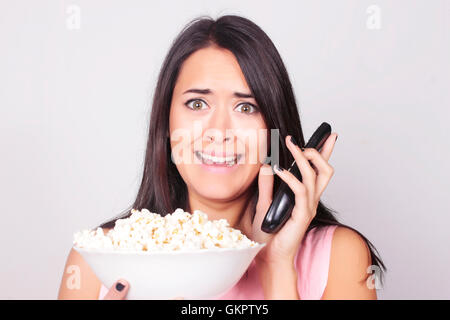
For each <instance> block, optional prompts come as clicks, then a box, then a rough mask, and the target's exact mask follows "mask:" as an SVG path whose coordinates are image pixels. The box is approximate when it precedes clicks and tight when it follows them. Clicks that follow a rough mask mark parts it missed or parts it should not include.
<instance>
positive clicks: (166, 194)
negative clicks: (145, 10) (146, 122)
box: [59, 15, 385, 299]
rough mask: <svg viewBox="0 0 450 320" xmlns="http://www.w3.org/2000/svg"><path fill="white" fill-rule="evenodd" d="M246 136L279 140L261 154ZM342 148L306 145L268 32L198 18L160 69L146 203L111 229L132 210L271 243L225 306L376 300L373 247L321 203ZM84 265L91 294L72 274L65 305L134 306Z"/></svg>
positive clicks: (262, 145)
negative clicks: (284, 198)
mask: <svg viewBox="0 0 450 320" xmlns="http://www.w3.org/2000/svg"><path fill="white" fill-rule="evenodd" d="M199 128H200V129H199ZM241 129H248V130H250V131H251V130H253V131H254V132H261V131H264V130H266V132H267V133H268V135H267V136H264V135H263V136H262V137H261V135H258V136H257V139H256V142H255V140H253V142H252V143H251V142H249V140H250V139H247V138H246V136H245V134H243V133H242V131H239V130H241ZM271 129H278V130H279V131H277V132H279V136H280V139H279V142H280V148H279V149H278V148H274V150H271V146H272V143H270V144H269V141H272V142H273V140H271V139H272V138H273V134H271V132H272V131H271ZM187 137H189V139H187ZM336 139H337V134H336V133H332V134H331V135H330V136H329V138H328V140H327V141H326V143H325V145H324V147H323V148H322V151H321V152H320V153H319V152H318V151H316V150H315V149H310V148H306V149H303V148H300V147H301V146H304V145H305V140H304V137H303V132H302V126H301V123H300V119H299V114H298V111H297V105H296V102H295V97H294V93H293V91H292V87H291V83H290V80H289V76H288V73H287V71H286V69H285V67H284V64H283V62H282V59H281V57H280V55H279V53H278V51H277V50H276V48H275V46H274V45H273V43H272V42H271V40H270V39H269V38H268V36H267V35H266V34H265V33H264V32H263V31H262V30H261V29H260V28H259V27H258V26H257V25H255V24H254V23H253V22H251V21H250V20H248V19H246V18H243V17H239V16H235V15H226V16H222V17H220V18H219V19H217V20H213V19H211V18H210V17H200V18H197V19H194V20H193V21H191V22H190V23H189V24H188V25H187V26H186V27H185V28H184V29H183V30H182V32H181V33H180V34H179V36H178V37H177V38H176V39H175V41H174V42H173V44H172V47H171V48H170V50H169V53H168V55H167V57H166V58H165V60H164V63H163V65H162V68H161V70H160V74H159V78H158V82H157V86H156V90H155V94H154V98H153V106H152V114H151V120H150V127H149V135H148V142H147V151H146V156H145V164H144V172H143V177H142V181H141V185H140V188H139V191H138V194H137V197H136V200H135V201H134V203H133V205H132V206H131V207H130V208H128V209H127V210H126V211H125V212H124V213H123V214H122V215H120V216H118V217H116V218H114V219H112V220H111V221H108V222H106V223H104V224H102V225H101V226H100V227H102V228H104V230H105V232H107V231H108V229H110V228H113V227H114V223H115V221H116V220H117V219H119V218H125V217H128V216H129V215H130V209H131V208H136V209H139V210H140V209H142V208H147V209H149V210H150V211H151V212H158V213H160V214H163V215H164V214H166V213H171V212H173V211H174V210H175V209H176V208H183V209H184V210H186V211H188V212H193V211H194V210H196V209H199V210H202V211H204V212H205V213H207V214H208V217H209V219H210V220H213V219H221V218H225V219H227V220H228V222H229V223H230V226H231V227H234V228H238V229H240V230H241V231H242V232H243V233H244V234H245V235H247V236H248V237H249V238H250V239H252V240H255V241H258V242H266V243H267V245H266V246H265V247H264V249H263V250H261V252H260V253H259V254H258V255H257V256H256V258H255V259H254V261H253V262H252V264H251V266H250V267H249V269H248V270H247V273H246V275H245V276H243V277H242V278H241V280H240V281H239V283H238V284H236V286H235V287H234V288H232V289H231V290H230V291H229V292H227V293H226V294H224V296H223V297H222V298H223V299H376V298H377V297H376V291H375V289H374V288H373V286H370V285H369V282H370V281H366V280H367V279H368V277H370V274H368V272H369V271H368V268H369V269H370V268H371V266H372V267H373V266H376V267H379V268H378V269H380V268H383V269H385V267H384V264H383V262H382V261H381V259H380V258H379V257H377V255H376V254H375V253H374V249H372V247H373V245H372V244H371V243H370V241H368V240H367V239H366V238H365V237H364V236H363V235H362V234H360V233H359V232H358V231H356V230H354V229H352V228H350V227H348V226H345V225H343V224H341V223H339V222H338V221H337V220H336V218H335V217H334V216H333V214H332V213H331V211H330V209H328V208H326V207H325V206H324V205H323V203H322V202H321V201H320V196H321V194H322V193H323V192H324V190H325V188H326V186H327V185H328V183H329V181H330V179H331V177H332V175H333V172H334V170H333V168H332V167H331V166H330V165H329V164H328V160H329V158H330V156H331V153H332V150H333V148H334V145H335V142H336ZM229 145H231V146H232V148H233V149H231V150H232V151H231V152H230V151H229V150H230V149H229V148H228V147H229ZM227 146H228V147H227ZM227 148H228V149H227ZM180 150H181V152H180ZM225 150H228V151H226V152H225ZM264 150H266V151H270V154H271V158H272V160H273V159H274V158H275V157H276V156H277V155H278V158H279V159H278V161H272V164H274V163H275V164H277V163H279V164H280V166H281V167H283V168H287V167H288V166H289V165H290V164H291V163H292V161H293V160H295V161H296V164H297V165H298V166H299V169H300V172H301V174H302V177H303V180H302V182H300V181H299V180H298V179H297V178H295V176H293V175H292V174H291V173H290V172H288V171H287V170H283V169H282V168H281V169H280V170H276V169H277V166H276V165H274V166H273V167H274V169H275V170H274V172H275V173H276V175H277V176H278V177H279V179H275V177H274V175H273V174H272V172H273V171H272V168H271V166H270V165H268V164H267V163H265V160H268V159H271V158H265V157H264V156H261V154H264V152H263V153H261V151H264ZM251 154H253V155H254V154H257V155H259V157H258V161H251V159H250V155H251ZM238 155H239V158H234V157H237V156H238ZM273 155H275V157H274V156H273ZM212 156H215V157H216V158H211V157H212ZM221 156H222V157H221ZM224 157H228V159H223V158H224ZM183 159H184V160H186V159H191V160H193V161H180V160H183ZM208 159H209V160H211V159H213V160H214V161H216V162H217V161H223V160H227V161H230V162H229V164H230V166H229V167H228V166H226V165H225V166H224V165H222V166H220V165H218V164H217V163H215V164H214V163H213V164H211V162H208ZM309 161H311V162H309ZM280 179H281V180H282V181H284V182H286V183H287V184H288V185H289V187H290V188H291V190H292V191H293V192H294V194H295V207H294V209H293V211H292V216H291V218H290V219H289V220H288V221H287V222H286V223H285V224H284V226H283V227H282V228H281V229H280V230H279V231H278V232H277V233H276V234H267V233H265V232H263V231H261V230H260V227H261V222H262V219H263V218H264V215H265V213H266V211H267V209H268V207H269V205H270V203H271V199H272V194H273V190H276V189H277V188H278V186H279V185H280V183H281V180H280ZM72 265H77V266H79V268H80V270H81V272H80V276H81V283H82V286H81V288H80V289H78V290H70V289H68V288H67V286H66V285H65V283H66V281H67V279H68V277H69V274H68V273H64V275H63V279H62V282H61V287H60V291H59V298H61V299H78V298H82V299H98V298H100V299H101V298H105V299H123V298H125V297H126V292H127V290H128V288H129V287H130V286H131V287H132V286H133V284H132V283H128V282H127V281H126V279H120V280H119V281H118V282H117V285H114V286H113V287H111V289H110V290H109V291H108V290H107V289H106V288H105V287H104V286H103V285H102V284H101V282H100V281H99V280H98V279H97V278H96V276H95V274H94V273H93V272H92V270H91V269H90V268H89V266H88V265H87V264H86V262H85V261H83V259H82V257H81V256H80V255H79V254H78V253H77V252H76V251H74V250H73V249H72V250H71V252H70V254H69V256H68V259H67V263H66V268H67V266H72ZM369 280H371V279H369Z"/></svg>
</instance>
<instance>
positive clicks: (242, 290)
mask: <svg viewBox="0 0 450 320" xmlns="http://www.w3.org/2000/svg"><path fill="white" fill-rule="evenodd" d="M336 227H337V226H324V227H316V228H313V229H311V230H310V231H309V232H308V233H307V234H306V236H305V237H304V238H303V241H302V243H301V244H300V247H299V250H298V251H297V254H296V256H295V269H296V270H297V273H298V280H297V289H298V293H299V295H300V298H301V299H302V300H320V299H321V297H322V294H323V292H324V290H325V287H326V285H327V280H328V268H329V265H330V253H331V241H332V238H333V233H334V230H335V229H336ZM247 271H248V272H246V273H244V275H243V276H242V278H241V279H240V280H239V282H237V283H236V284H235V285H234V287H232V288H231V289H230V290H228V291H227V292H226V293H225V294H223V295H222V296H220V298H218V300H264V292H263V289H262V286H261V284H260V282H259V279H258V273H257V271H256V269H255V260H253V261H252V263H251V264H250V266H249V268H248V270H247ZM107 292H108V288H107V287H105V286H104V285H103V284H102V286H101V289H100V293H99V300H102V299H103V297H104V296H105V295H106V293H107Z"/></svg>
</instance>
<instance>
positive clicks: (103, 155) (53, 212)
mask: <svg viewBox="0 0 450 320" xmlns="http://www.w3.org/2000/svg"><path fill="white" fill-rule="evenodd" d="M70 5H76V6H77V8H79V9H80V10H81V12H80V14H81V15H80V17H81V19H80V24H79V29H73V28H72V27H73V24H70V23H68V22H70V21H71V20H70V17H73V12H71V11H69V12H67V11H66V10H67V9H68V8H70ZM370 5H376V6H378V8H379V9H381V20H380V21H381V25H379V27H380V28H379V29H371V27H370V26H371V25H369V26H368V25H367V21H368V19H370V17H371V13H368V12H367V11H366V10H367V8H368V7H369V6H370ZM69 10H70V9H69ZM231 13H233V14H241V15H243V16H245V17H247V18H250V19H252V20H253V21H254V22H255V23H257V24H258V25H259V26H260V27H261V28H262V29H263V30H264V31H265V32H266V33H267V34H268V35H269V37H271V39H272V40H273V42H274V43H275V45H276V47H277V48H278V50H279V51H280V54H281V56H282V58H283V59H284V62H285V64H286V66H287V69H288V72H289V74H290V77H291V80H292V83H293V86H294V90H295V94H296V97H297V99H298V102H299V111H300V116H301V120H302V123H303V126H304V133H305V136H306V137H309V136H310V135H311V134H312V132H313V130H314V129H315V128H316V127H317V126H318V125H319V124H320V123H321V122H322V121H329V122H330V123H331V124H332V126H333V131H334V132H337V133H338V134H339V139H338V141H337V144H336V147H335V151H334V153H333V155H332V158H331V159H330V163H331V164H332V165H333V166H334V167H335V170H336V172H335V175H334V177H333V179H332V181H331V182H330V184H329V186H328V187H327V190H326V191H325V193H324V195H323V198H322V199H323V201H324V202H325V203H326V204H328V205H329V206H330V207H331V208H333V209H335V210H337V211H338V212H339V215H338V218H340V220H341V221H342V222H344V223H347V224H349V225H351V226H353V227H355V228H356V229H358V230H359V231H360V232H362V233H363V234H364V235H365V236H366V237H368V238H369V239H370V240H371V241H372V242H373V243H374V245H375V246H376V247H377V249H378V250H379V252H380V254H381V257H382V258H383V260H384V262H385V263H386V264H387V267H388V268H389V270H388V273H387V278H386V283H385V285H384V287H383V288H382V289H380V290H378V297H379V298H380V299H398V298H400V299H419V298H424V299H449V298H450V277H449V275H448V268H449V267H450V255H449V250H448V248H447V246H448V245H449V244H450V233H449V232H448V228H449V227H448V226H449V224H450V218H449V213H450V210H449V209H450V206H449V199H448V194H449V187H448V186H449V183H448V181H449V178H450V176H449V166H448V162H449V161H450V157H449V155H450V154H449V142H448V136H447V135H446V133H447V130H446V129H447V128H446V123H444V121H447V120H448V119H449V80H450V79H449V74H450V72H449V71H450V70H449V62H448V57H450V52H449V51H450V50H449V49H450V46H449V43H450V42H449V33H450V31H449V29H450V28H449V27H450V24H449V17H450V15H449V14H450V1H425V0H423V1H361V0H355V1H331V0H330V1H261V0H259V1H230V0H227V1H193V0H191V1H129V0H128V1H92V0H91V1H87V0H86V1H77V0H72V1H32V0H30V1H17V0H15V1H1V2H0V45H1V50H0V70H1V71H0V106H1V111H2V112H1V117H0V127H1V135H0V141H1V144H0V145H1V158H0V161H1V167H0V171H1V179H0V194H1V202H0V206H1V207H0V209H1V210H0V212H1V215H2V219H1V232H0V249H1V263H0V275H1V278H2V283H1V288H2V290H1V293H0V298H3V299H36V298H39V299H55V298H56V296H57V291H58V288H59V284H60V280H61V276H62V273H63V271H64V270H63V269H64V264H65V260H66V256H67V254H68V252H69V250H70V248H71V244H72V242H71V241H72V234H73V232H74V231H76V230H79V229H83V228H87V227H90V226H94V225H96V224H98V223H100V222H102V221H104V220H105V219H107V218H109V217H112V216H114V215H116V214H118V213H119V212H120V211H122V210H123V209H125V208H126V207H127V206H128V205H129V204H130V203H131V202H132V201H133V199H134V196H135V194H136V192H137V188H138V183H139V181H140V176H141V170H142V162H143V156H144V151H145V140H146V134H147V131H146V130H147V123H148V118H149V110H150V109H149V108H150V101H151V97H152V95H153V89H154V86H155V79H156V76H157V74H158V71H159V67H160V66H161V63H162V61H163V58H164V56H165V54H166V53H167V50H168V48H169V45H170V43H171V41H172V40H173V38H174V37H175V36H176V35H177V34H178V32H179V31H180V30H181V28H182V27H183V26H184V25H185V24H186V23H187V22H188V21H189V20H191V19H192V18H194V17H196V16H198V15H201V14H210V15H212V16H213V17H214V18H216V17H218V16H220V15H222V14H231ZM75 26H76V25H75Z"/></svg>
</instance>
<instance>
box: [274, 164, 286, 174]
mask: <svg viewBox="0 0 450 320" xmlns="http://www.w3.org/2000/svg"><path fill="white" fill-rule="evenodd" d="M273 168H274V169H275V170H276V171H278V172H283V170H284V169H283V168H281V167H280V166H279V165H278V164H276V163H275V164H274V166H273Z"/></svg>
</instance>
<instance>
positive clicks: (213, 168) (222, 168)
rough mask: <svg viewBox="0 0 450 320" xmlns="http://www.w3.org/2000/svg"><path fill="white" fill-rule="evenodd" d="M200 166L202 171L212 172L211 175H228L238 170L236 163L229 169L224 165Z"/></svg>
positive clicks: (202, 164) (203, 164)
mask: <svg viewBox="0 0 450 320" xmlns="http://www.w3.org/2000/svg"><path fill="white" fill-rule="evenodd" d="M194 156H195V155H194ZM197 159H198V158H197ZM200 165H201V166H202V168H203V169H204V170H206V171H209V172H212V173H230V172H233V171H234V170H236V169H237V168H238V164H237V163H236V164H234V165H232V166H231V167H229V166H226V165H217V164H205V163H203V162H202V163H201V164H200Z"/></svg>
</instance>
